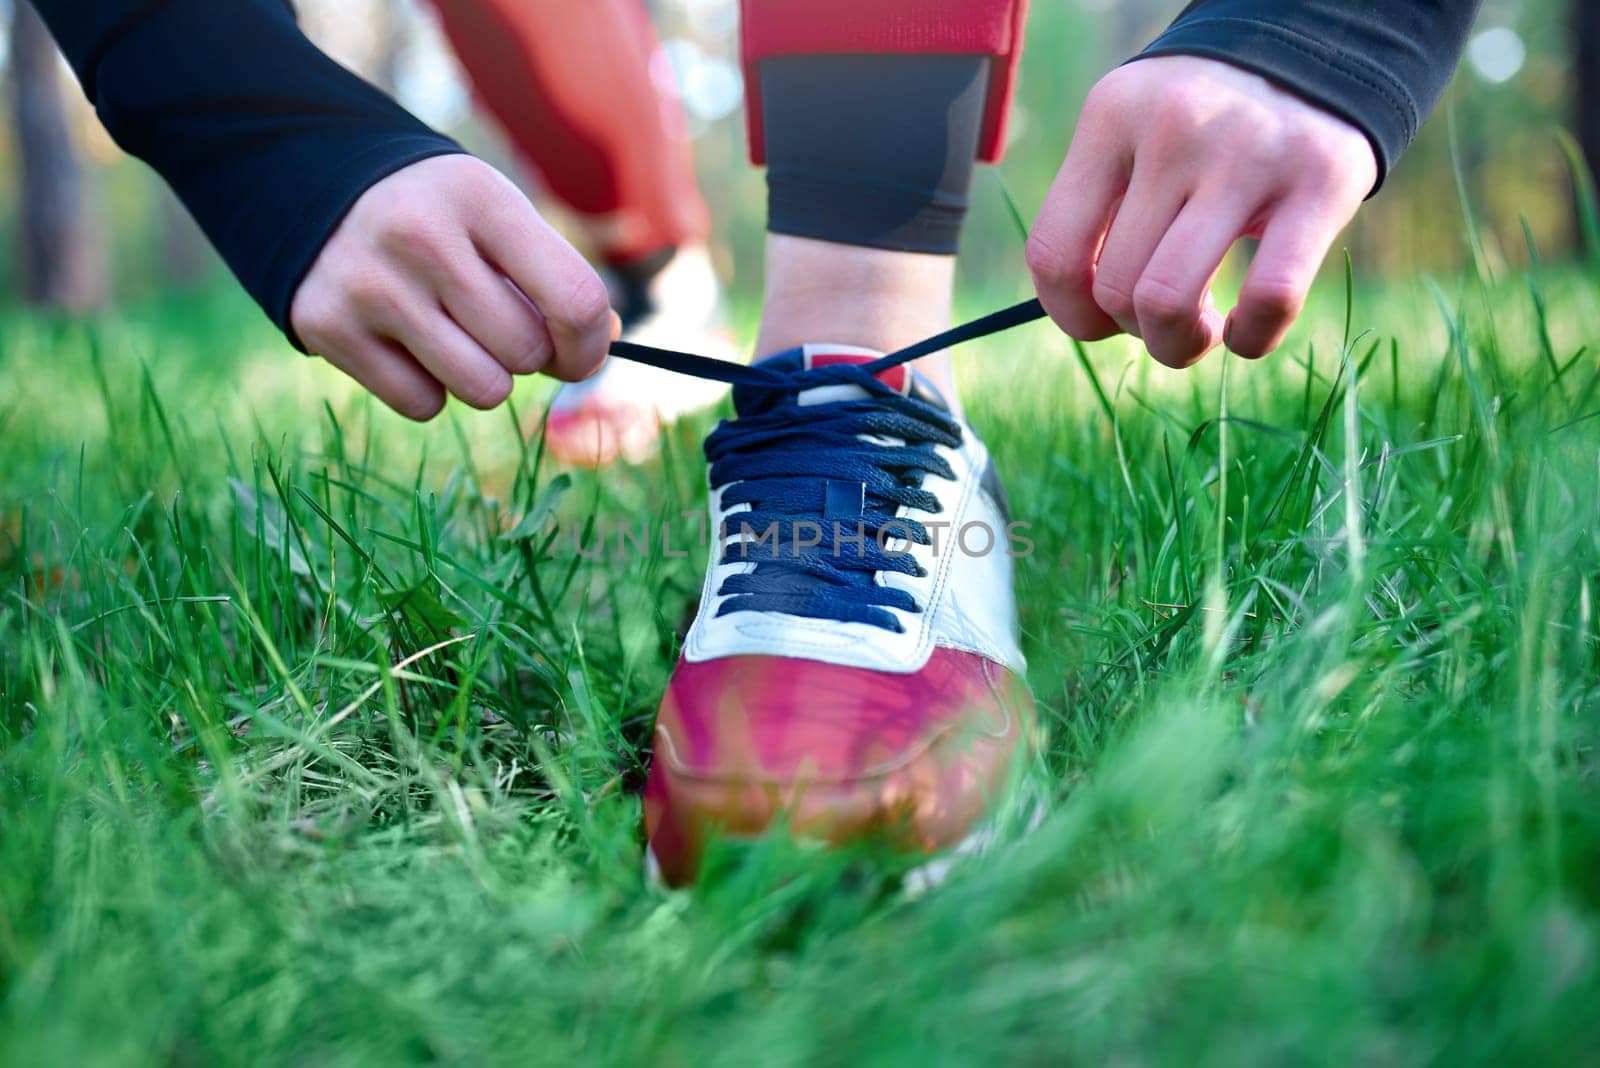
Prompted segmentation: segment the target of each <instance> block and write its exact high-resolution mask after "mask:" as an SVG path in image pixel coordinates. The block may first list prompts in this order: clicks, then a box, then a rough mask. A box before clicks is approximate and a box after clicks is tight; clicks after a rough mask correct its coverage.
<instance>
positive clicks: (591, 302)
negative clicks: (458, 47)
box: [289, 155, 620, 420]
mask: <svg viewBox="0 0 1600 1068" xmlns="http://www.w3.org/2000/svg"><path fill="white" fill-rule="evenodd" d="M289 321H290V324H291V325H292V326H293V327H294V331H295V333H296V334H297V335H299V337H300V340H301V342H302V343H303V344H304V345H305V346H306V348H307V349H308V350H309V351H311V352H313V353H315V354H317V355H319V356H322V357H323V358H325V359H326V360H327V361H328V362H329V363H331V364H333V365H334V366H335V367H337V368H339V369H340V370H341V371H343V372H344V373H345V374H347V375H349V376H350V377H351V378H354V379H355V380H356V381H357V382H359V383H361V384H362V385H363V386H365V387H366V388H367V389H368V390H370V391H371V392H372V393H373V394H374V395H375V396H377V397H378V399H379V400H381V401H383V402H384V403H385V404H387V405H389V407H391V408H393V409H394V410H395V411H397V412H399V413H400V414H401V415H404V416H407V417H409V418H412V419H417V420H425V419H431V418H433V417H434V416H435V415H438V414H439V411H440V409H442V408H443V407H444V401H445V394H446V392H449V393H453V394H455V395H456V396H457V397H459V398H461V399H462V400H463V401H465V402H466V403H467V404H470V405H472V406H473V407H474V408H482V409H489V408H494V407H496V406H497V405H499V404H500V403H501V402H502V401H504V400H505V399H506V397H507V396H509V395H510V393H511V381H512V380H511V376H512V375H519V374H534V373H536V372H540V371H543V372H545V373H546V374H550V375H553V376H554V377H556V378H559V379H563V380H565V381H568V382H575V381H578V380H579V379H582V378H586V377H588V376H589V375H591V374H593V373H594V372H595V370H596V369H597V368H599V366H600V364H601V362H602V361H603V360H604V359H605V356H606V349H607V346H608V344H609V342H610V341H611V340H612V339H613V338H615V337H616V336H617V334H618V332H619V330H620V323H619V322H618V320H617V317H616V315H615V314H614V313H613V312H612V311H611V307H610V301H609V297H608V295H607V293H606V287H605V283H604V282H602V281H601V280H600V276H599V275H598V274H596V273H595V270H594V268H593V267H591V266H590V265H589V264H588V263H587V262H586V261H585V260H584V259H583V257H582V256H580V255H579V254H578V252H577V250H576V249H574V248H573V247H572V246H571V245H570V244H568V243H567V242H566V240H565V239H563V238H562V237H561V235H560V234H558V233H556V232H555V230H553V229H552V228H551V227H550V225H549V224H548V223H547V222H545V221H544V219H542V218H540V216H539V213H538V212H537V211H535V210H534V208H533V205H532V204H530V203H529V202H528V199H527V197H525V196H523V195H522V193H521V191H520V190H518V189H517V187H516V186H514V185H513V184H512V183H511V181H510V180H509V179H507V178H506V177H505V176H503V175H501V174H500V173H499V172H498V171H496V170H495V169H494V168H493V167H490V166H489V165H488V164H486V163H484V162H482V161H481V160H477V159H474V158H473V157H471V156H461V155H455V156H436V157H433V158H431V159H425V160H422V161H421V162H419V163H413V164H411V165H410V166H409V167H404V168H402V169H401V170H398V171H396V172H395V173H394V174H391V175H390V176H389V177H387V178H385V179H383V180H382V181H380V182H378V183H377V184H376V185H374V186H372V187H371V188H370V189H368V190H367V191H366V192H365V193H363V194H362V195H361V198H360V199H359V200H357V201H356V203H355V205H354V207H352V208H351V209H350V212H349V214H348V215H346V216H345V218H344V220H343V221H342V222H341V223H340V224H339V226H338V228H337V229H336V230H334V232H333V236H332V237H330V238H329V239H328V242H327V244H325V245H324V246H323V248H322V251H321V252H320V253H319V254H318V255H317V259H316V261H315V262H314V263H313V264H312V265H311V270H310V271H309V272H308V273H307V274H306V277H305V280H304V281H302V282H301V283H300V288H299V289H298V290H296V291H295V295H294V300H293V302H292V304H291V305H290V308H289Z"/></svg>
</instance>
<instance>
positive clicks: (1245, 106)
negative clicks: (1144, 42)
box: [1028, 56, 1378, 367]
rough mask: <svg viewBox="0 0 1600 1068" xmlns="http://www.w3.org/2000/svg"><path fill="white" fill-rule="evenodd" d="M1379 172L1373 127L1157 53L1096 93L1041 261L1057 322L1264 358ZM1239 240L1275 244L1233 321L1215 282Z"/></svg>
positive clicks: (1051, 208)
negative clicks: (1369, 134)
mask: <svg viewBox="0 0 1600 1068" xmlns="http://www.w3.org/2000/svg"><path fill="white" fill-rule="evenodd" d="M1377 173H1378V164H1377V159H1376V157H1375V155H1374V153H1373V149H1372V145H1371V142H1369V141H1368V140H1367V138H1366V135H1365V134H1363V133H1362V132H1361V131H1360V130H1358V129H1356V128H1355V127H1354V126H1352V125H1350V124H1349V123H1347V122H1345V121H1344V120H1343V119H1340V118H1338V117H1337V116H1335V115H1332V114H1330V113H1328V112H1326V111H1323V110H1322V109H1320V108H1318V107H1316V106H1314V105H1312V104H1309V103H1307V102H1306V101H1304V100H1302V99H1301V98H1300V97H1297V96H1295V95H1293V94H1291V93H1289V92H1286V91H1285V90H1282V89H1279V88H1278V87H1277V86H1275V85H1273V84H1272V83H1270V82H1268V81H1267V80H1266V79H1264V78H1261V77H1259V76H1258V75H1255V74H1251V73H1250V72H1248V71H1245V70H1241V69H1239V68H1237V67H1233V66H1230V65H1228V64H1226V63H1221V62H1218V61H1216V60H1211V59H1201V58H1197V57H1190V56H1161V57H1157V58H1152V59H1143V60H1140V61H1138V62H1137V63H1130V64H1128V65H1127V66H1125V67H1119V68H1118V69H1117V70H1114V71H1112V72H1111V73H1110V74H1108V75H1106V76H1105V77H1104V78H1102V79H1101V80H1100V82H1099V83H1098V84H1097V85H1096V86H1095V87H1094V89H1093V90H1092V91H1091V92H1090V94H1089V97H1088V100H1087V101H1085V103H1084V107H1083V113H1082V115H1081V117H1080V118H1079V122H1078V129H1077V132H1076V134H1074V136H1073V139H1072V144H1071V147H1070V148H1069V149H1068V152H1067V158H1066V162H1065V163H1063V164H1062V166H1061V171H1060V173H1059V174H1058V175H1057V176H1056V179H1055V184H1054V185H1053V186H1052V187H1051V189H1050V194H1049V196H1048V197H1046V199H1045V204H1044V208H1043V209H1042V210H1041V211H1040V212H1039V218H1038V219H1037V221H1036V222H1035V223H1034V227H1033V233H1032V234H1031V235H1030V236H1029V238H1028V267H1029V269H1030V270H1031V271H1032V272H1033V277H1034V283H1035V286H1036V287H1037V289H1038V292H1039V298H1040V300H1041V301H1042V302H1043V304H1044V306H1045V309H1046V310H1047V311H1048V312H1049V313H1050V317H1051V318H1052V319H1054V320H1055V322H1056V323H1057V325H1059V326H1060V327H1061V329H1063V330H1065V331H1066V332H1067V333H1069V334H1071V335H1072V336H1073V337H1076V338H1079V339H1080V340H1085V341H1088V340H1094V339H1097V338H1103V337H1109V336H1111V335H1112V334H1116V333H1120V332H1124V331H1125V332H1127V333H1129V334H1133V335H1135V336H1137V337H1140V338H1143V339H1144V343H1145V346H1146V348H1148V349H1149V350H1150V354H1151V355H1152V356H1154V357H1155V358H1156V359H1157V360H1159V361H1160V362H1161V363H1164V364H1166V365H1167V366H1169V367H1187V366H1189V365H1190V364H1193V363H1195V362H1197V361H1198V360H1199V359H1200V358H1201V357H1202V356H1204V355H1205V354H1206V353H1207V352H1209V351H1211V349H1212V348H1214V347H1215V346H1216V345H1217V344H1218V343H1219V342H1221V341H1223V340H1224V339H1226V340H1227V342H1228V346H1229V348H1230V349H1231V350H1232V351H1234V352H1236V353H1238V354H1239V355H1241V356H1246V357H1250V358H1252V359H1253V358H1256V357H1260V356H1265V355H1266V354H1267V353H1269V352H1271V351H1272V350H1273V349H1275V348H1277V346H1278V345H1279V344H1280V343H1281V342H1282V341H1283V337H1284V334H1285V333H1286V332H1287V331H1288V329H1289V326H1290V324H1292V323H1293V322H1294V319H1295V317H1296V316H1298V315H1299V314H1300V310H1301V308H1302V307H1303V306H1304V304H1305V298H1306V292H1307V290H1309V289H1310V287H1311V282H1312V280H1313V279H1314V278H1315V276H1316V272H1317V268H1318V267H1319V266H1320V265H1321V263H1322V260H1323V258H1324V257H1325V256H1326V255H1327V252H1328V248H1329V246H1331V245H1332V244H1333V241H1334V238H1336V237H1337V236H1338V234H1339V231H1341V230H1343V229H1344V227H1345V226H1346V225H1347V224H1348V223H1349V222H1350V219H1351V218H1352V217H1353V216H1354V215H1355V212H1356V209H1357V208H1358V207H1360V205H1361V202H1362V200H1363V199H1364V198H1365V197H1366V195H1367V194H1368V193H1369V192H1370V191H1371V190H1372V187H1373V184H1374V183H1375V182H1376V180H1377ZM1241 237H1259V238H1260V239H1261V244H1260V247H1259V248H1258V249H1257V251H1256V254H1255V258H1254V260H1253V262H1252V263H1251V265H1250V270H1249V272H1248V274H1247V275H1246V277H1245V281H1244V286H1243V288H1242V289H1241V291H1240V293H1239V303H1238V304H1237V305H1236V306H1235V307H1234V308H1233V310H1232V311H1231V312H1229V314H1228V316H1227V318H1226V319H1224V317H1223V315H1222V312H1221V311H1220V310H1219V309H1218V308H1217V306H1216V304H1215V302H1214V301H1213V299H1212V296H1211V280H1212V278H1213V276H1214V275H1215V274H1216V272H1217V268H1218V267H1219V266H1220V265H1221V263H1222V258H1223V256H1225V255H1226V254H1227V252H1228V250H1229V249H1230V248H1231V247H1232V246H1233V244H1234V242H1235V241H1237V240H1238V239H1239V238H1241Z"/></svg>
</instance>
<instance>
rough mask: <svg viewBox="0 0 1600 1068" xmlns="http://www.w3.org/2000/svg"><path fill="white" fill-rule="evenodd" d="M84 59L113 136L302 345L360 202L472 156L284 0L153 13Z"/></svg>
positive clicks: (245, 0)
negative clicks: (351, 64) (316, 267)
mask: <svg viewBox="0 0 1600 1068" xmlns="http://www.w3.org/2000/svg"><path fill="white" fill-rule="evenodd" d="M126 6H128V7H130V8H132V7H133V6H134V4H133V3H131V2H128V3H126ZM76 58H78V59H83V60H90V61H91V62H90V64H89V65H88V66H85V67H83V68H80V69H79V75H80V77H82V78H83V81H84V84H85V86H86V87H91V89H92V92H93V94H94V99H95V103H96V107H97V110H98V111H99V114H100V117H101V120H102V121H103V122H104V123H105V125H106V129H107V130H108V131H110V133H111V135H112V136H113V137H114V138H115V139H116V141H117V143H118V144H120V145H121V146H122V147H123V148H125V149H126V150H127V151H128V152H129V153H130V154H132V155H134V156H137V157H139V158H140V159H143V160H144V161H145V162H147V163H149V164H150V165H151V166H152V167H154V168H155V170H156V171H157V172H158V173H159V174H160V175H161V176H162V177H163V178H164V179H166V181H167V182H168V183H169V184H170V185H171V186H172V188H173V189H174V190H175V191H176V192H177V194H178V196H179V197H180V198H181V199H182V200H183V202H184V204H185V205H186V206H187V207H188V208H189V211H190V212H191V213H192V214H193V215H194V217H195V220H196V221H197V222H198V223H199V224H200V226H201V228H202V229H203V230H204V231H205V232H206V235H207V237H209V238H210V239H211V241H212V243H213V244H214V245H216V247H217V251H218V252H219V253H221V255H222V258H223V260H224V261H225V262H226V263H227V264H228V266H229V267H230V268H231V269H232V270H233V272H234V274H236V275H237V276H238V278H239V281H240V282H241V283H242V284H243V285H244V287H245V289H246V290H248V291H249V293H250V295H251V296H252V297H254V298H255V299H256V301H257V302H258V303H259V304H260V305H261V307H262V308H263V309H264V310H265V311H266V313H267V315H268V316H270V317H271V318H272V321H273V322H274V323H276V324H277V325H278V326H279V328H281V329H282V330H283V331H284V333H285V334H286V335H288V336H289V339H290V341H291V342H293V343H294V344H295V345H296V347H301V348H303V346H301V345H300V343H299V341H298V340H297V339H296V338H295V337H294V334H293V331H292V330H291V329H290V326H289V306H290V303H291V301H292V300H293V298H294V293H295V290H296V288H298V286H299V284H300V282H301V280H302V279H303V278H304V277H305V274H306V272H307V271H308V270H310V268H311V264H312V262H313V261H314V260H315V259H316V256H317V253H318V252H320V251H321V249H322V246H323V244H324V243H325V242H326V241H327V239H328V236H329V235H330V234H331V233H332V232H333V230H334V228H335V227H337V226H338V224H339V222H340V220H341V219H343V218H344V215H345V213H346V212H348V211H349V209H350V207H351V205H353V204H354V203H355V201H356V200H357V199H358V198H359V197H360V196H361V194H362V193H364V192H365V191H366V190H367V189H368V188H370V187H371V186H372V185H373V184H374V183H376V182H378V181H379V180H381V179H383V178H385V177H387V176H388V175H390V174H392V173H394V172H395V171H397V170H399V169H400V168H402V167H405V166H407V165H409V164H412V163H415V162H417V161H419V160H422V159H426V158H428V157H430V156H438V155H445V154H449V153H457V152H461V151H462V149H461V147H460V146H459V145H457V144H456V143H455V142H454V141H452V140H450V139H449V138H447V137H444V136H443V135H441V134H438V133H435V132H434V131H433V130H430V129H429V128H428V127H427V126H425V125H423V124H422V123H421V122H419V121H418V120H417V119H416V118H414V117H413V116H411V115H410V114H409V113H407V112H406V111H405V110H404V109H403V108H401V107H400V106H399V105H398V104H396V103H395V102H394V101H393V100H391V99H389V98H388V97H387V96H385V95H384V94H383V93H381V92H379V91H378V90H377V89H376V88H374V87H373V86H371V85H368V84H367V83H366V82H364V81H362V80H361V79H360V78H358V77H356V76H355V75H354V74H352V73H350V72H349V71H347V70H345V69H344V68H343V67H341V66H339V65H338V64H337V63H335V62H333V60H331V59H329V58H328V57H327V56H326V55H324V54H323V53H322V52H320V51H319V50H318V49H317V48H316V47H315V46H313V45H312V44H311V42H310V41H308V40H307V39H306V38H305V36H304V35H303V34H301V32H300V30H299V27H298V26H296V24H295V22H294V18H293V15H292V12H291V11H290V10H289V8H288V7H287V5H286V4H284V2H283V0H228V2H227V3H221V4H219V3H217V2H216V0H168V2H166V3H161V4H159V5H154V6H152V5H143V7H142V8H141V9H140V10H139V11H138V12H137V13H136V14H135V15H134V16H133V17H132V18H131V19H130V21H128V22H125V23H124V24H123V25H122V26H120V27H119V32H118V33H117V34H116V35H115V36H114V37H113V38H110V39H109V40H108V42H107V43H102V44H100V45H99V46H98V47H97V52H96V54H95V55H93V56H92V57H90V56H88V55H80V56H78V57H76Z"/></svg>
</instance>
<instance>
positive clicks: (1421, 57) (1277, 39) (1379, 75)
mask: <svg viewBox="0 0 1600 1068" xmlns="http://www.w3.org/2000/svg"><path fill="white" fill-rule="evenodd" d="M1480 4H1481V0H1382V2H1381V3H1362V4H1353V3H1349V2H1348V0H1193V2H1192V3H1190V4H1189V6H1188V7H1186V8H1184V10H1183V12H1182V14H1180V15H1179V16H1178V18H1177V20H1176V21H1174V22H1173V24H1172V25H1171V26H1170V27H1169V28H1168V29H1167V30H1166V32H1165V33H1163V34H1162V35H1161V36H1160V37H1158V38H1156V40H1155V41H1154V42H1153V43H1152V44H1151V45H1150V47H1148V48H1146V49H1145V50H1144V51H1143V52H1141V53H1140V54H1139V56H1137V57H1136V59H1143V58H1146V57H1149V56H1162V55H1194V56H1205V57H1208V58H1211V59H1218V60H1222V61H1224V62H1227V63H1231V64H1233V65H1234V66H1238V67H1243V68H1245V69H1246V70H1250V71H1253V72H1255V73H1257V74H1260V75H1262V76H1263V77H1265V78H1267V79H1269V80H1271V81H1273V82H1276V83H1278V84H1279V85H1281V86H1283V87H1284V88H1286V89H1289V90H1291V91H1293V92H1295V93H1297V94H1298V95H1300V96H1302V97H1304V98H1305V99H1307V100H1309V101H1311V102H1312V103H1314V104H1317V105H1319V106H1320V107H1322V108H1323V109H1324V110H1327V111H1329V112H1332V113H1333V114H1335V115H1338V116H1339V117H1340V118H1342V119H1345V120H1346V121H1348V122H1350V123H1352V124H1353V125H1355V126H1356V127H1357V128H1359V129H1361V130H1362V131H1363V132H1365V133H1366V135H1367V137H1368V139H1369V140H1370V141H1371V142H1372V146H1373V151H1374V153H1375V154H1376V156H1377V160H1378V175H1379V178H1378V180H1379V183H1380V184H1381V183H1382V180H1383V176H1384V175H1385V174H1387V173H1388V171H1389V169H1390V168H1391V167H1393V166H1394V164H1395V162H1396V161H1397V160H1398V159H1399V157H1400V154H1401V153H1402V152H1403V151H1404V150H1405V148H1406V146H1407V145H1409V144H1410V143H1411V139H1412V138H1413V137H1415V136H1416V132H1417V129H1418V128H1419V127H1420V126H1421V125H1422V122H1423V120H1424V119H1426V118H1427V117H1428V114H1429V113H1430V112H1431V111H1432V110H1433V108H1434V106H1435V105H1436V104H1437V103H1438V101H1439V97H1440V96H1441V95H1442V94H1443V92H1444V89H1445V86H1446V85H1448V84H1449V81H1450V76H1451V74H1452V72H1453V71H1454V70H1455V67H1456V63H1457V62H1458V61H1459V60H1460V58H1461V51H1462V49H1463V48H1464V47H1465V44H1466V39H1467V33H1468V31H1469V30H1470V28H1471V26H1472V21H1473V19H1474V17H1476V15H1477V12H1478V8H1479V6H1480Z"/></svg>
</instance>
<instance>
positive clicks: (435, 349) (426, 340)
mask: <svg viewBox="0 0 1600 1068" xmlns="http://www.w3.org/2000/svg"><path fill="white" fill-rule="evenodd" d="M393 340H394V341H396V342H398V343H399V344H400V345H401V346H403V347H404V348H405V349H406V351H408V352H409V353H411V355H412V356H414V357H416V360H417V362H418V363H420V364H421V365H422V366H423V367H424V368H426V369H427V371H428V373H429V374H431V375H433V377H434V378H437V379H438V380H439V381H440V382H441V383H443V384H444V387H445V388H446V389H448V390H449V391H450V392H451V393H453V394H455V395H456V396H457V397H460V398H461V399H462V400H463V401H464V402H466V403H467V404H469V405H471V406H472V407H474V408H479V409H482V410H484V411H487V410H489V409H491V408H495V407H498V406H499V405H500V403H501V402H502V401H504V400H505V399H506V398H507V397H509V396H510V395H511V373H510V372H509V371H507V370H506V369H505V368H504V367H502V366H501V365H500V361H499V360H496V359H495V358H494V357H493V356H491V355H489V353H488V352H487V351H486V350H485V349H484V347H483V346H482V345H479V344H478V343H477V342H476V341H474V340H473V339H472V338H471V337H470V336H469V335H468V334H467V332H466V331H465V330H463V329H461V327H460V326H458V325H457V324H456V322H455V320H454V319H452V318H450V316H449V315H448V314H446V312H445V310H444V308H443V307H442V306H440V305H438V304H435V303H432V302H431V301H430V299H429V298H427V297H424V296H421V295H419V296H418V298H417V300H416V301H415V302H413V303H411V304H410V305H408V312H407V314H406V315H405V317H404V319H403V321H402V322H400V323H399V325H398V326H397V327H396V328H395V330H394V338H393Z"/></svg>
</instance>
